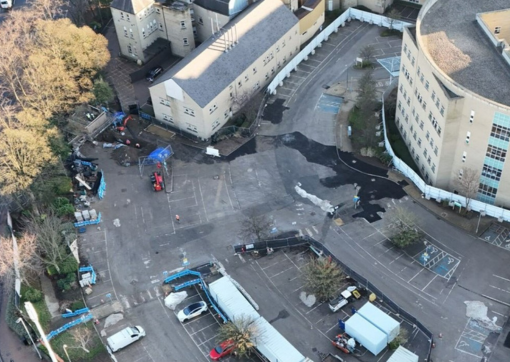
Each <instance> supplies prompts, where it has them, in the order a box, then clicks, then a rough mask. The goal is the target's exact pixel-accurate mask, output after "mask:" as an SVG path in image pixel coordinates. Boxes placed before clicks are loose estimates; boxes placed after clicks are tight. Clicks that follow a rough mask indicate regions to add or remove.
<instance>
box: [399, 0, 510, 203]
mask: <svg viewBox="0 0 510 362" xmlns="http://www.w3.org/2000/svg"><path fill="white" fill-rule="evenodd" d="M509 8H510V2H509V1H508V0H491V1H479V0H448V1H445V0H429V1H428V2H426V3H425V4H424V5H423V7H422V9H421V11H420V14H419V16H418V21H417V23H416V26H415V27H409V28H406V29H405V30H404V37H403V49H402V57H401V69H400V77H399V84H398V98H397V113H396V122H397V125H398V127H399V130H400V133H401V134H402V137H403V138H404V140H405V142H406V143H407V145H408V148H409V151H410V152H411V154H412V156H413V158H414V159H415V162H416V164H417V166H418V168H419V169H420V171H421V174H422V176H423V178H424V180H425V181H426V182H428V183H429V184H431V185H434V186H437V187H440V188H444V189H448V190H451V191H459V192H461V190H459V186H458V185H459V182H458V180H459V179H462V178H463V177H464V176H465V174H466V173H467V172H466V170H467V169H469V170H474V171H475V172H477V173H478V174H479V175H480V179H479V188H478V196H477V198H478V199H479V200H481V201H484V202H487V203H490V204H496V205H499V206H506V207H508V206H510V165H508V164H507V165H506V166H505V164H506V162H507V160H506V158H507V152H508V149H509V145H510V51H509V47H508V42H509V40H510V9H509ZM470 173H472V172H470Z"/></svg>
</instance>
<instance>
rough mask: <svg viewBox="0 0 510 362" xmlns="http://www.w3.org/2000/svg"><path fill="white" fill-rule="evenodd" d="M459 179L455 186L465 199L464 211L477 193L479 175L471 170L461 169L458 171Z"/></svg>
mask: <svg viewBox="0 0 510 362" xmlns="http://www.w3.org/2000/svg"><path fill="white" fill-rule="evenodd" d="M458 174H459V178H458V179H457V180H455V186H456V187H457V188H458V191H459V194H461V195H462V196H464V198H465V199H466V209H468V210H469V203H470V202H471V200H472V199H474V198H475V197H476V195H477V193H478V188H479V186H480V173H479V172H478V171H476V170H473V169H471V168H463V169H460V170H459V173H458Z"/></svg>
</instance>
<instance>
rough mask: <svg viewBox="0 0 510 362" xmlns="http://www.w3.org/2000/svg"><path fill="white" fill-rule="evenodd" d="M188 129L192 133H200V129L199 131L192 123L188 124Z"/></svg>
mask: <svg viewBox="0 0 510 362" xmlns="http://www.w3.org/2000/svg"><path fill="white" fill-rule="evenodd" d="M186 129H187V130H188V131H191V132H194V133H198V129H197V126H195V125H193V124H191V123H186Z"/></svg>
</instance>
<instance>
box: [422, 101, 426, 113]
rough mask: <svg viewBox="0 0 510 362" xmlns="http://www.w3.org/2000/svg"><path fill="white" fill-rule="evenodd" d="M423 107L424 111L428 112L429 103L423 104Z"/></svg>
mask: <svg viewBox="0 0 510 362" xmlns="http://www.w3.org/2000/svg"><path fill="white" fill-rule="evenodd" d="M422 106H423V110H424V111H426V110H427V102H423V103H422Z"/></svg>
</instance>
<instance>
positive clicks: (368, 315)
mask: <svg viewBox="0 0 510 362" xmlns="http://www.w3.org/2000/svg"><path fill="white" fill-rule="evenodd" d="M358 314H359V315H361V316H362V317H363V318H365V319H366V320H367V321H369V322H370V323H371V324H372V325H374V326H375V327H377V328H378V329H379V330H380V331H381V332H383V333H384V334H386V337H387V343H390V342H391V341H393V340H394V339H395V338H396V337H397V336H398V334H399V333H400V323H398V322H397V321H396V320H395V319H393V318H391V317H390V316H389V315H388V314H386V313H384V312H383V311H382V310H380V309H379V308H377V307H376V306H375V305H373V304H372V303H370V302H367V303H365V305H364V306H363V307H361V308H360V309H359V310H358Z"/></svg>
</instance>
